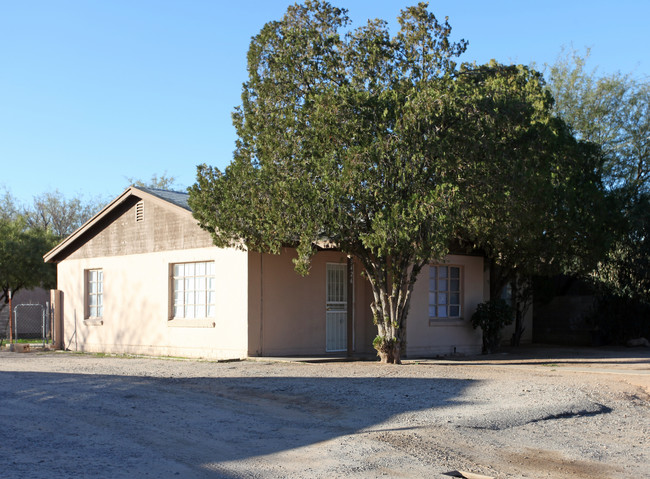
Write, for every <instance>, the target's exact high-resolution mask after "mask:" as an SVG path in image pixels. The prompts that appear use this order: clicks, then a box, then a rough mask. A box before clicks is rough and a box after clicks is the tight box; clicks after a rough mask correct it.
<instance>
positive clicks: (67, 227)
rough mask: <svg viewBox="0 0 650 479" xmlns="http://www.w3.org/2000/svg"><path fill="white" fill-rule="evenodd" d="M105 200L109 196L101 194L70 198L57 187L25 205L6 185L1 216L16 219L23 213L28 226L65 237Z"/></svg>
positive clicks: (99, 207)
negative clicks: (90, 196)
mask: <svg viewBox="0 0 650 479" xmlns="http://www.w3.org/2000/svg"><path fill="white" fill-rule="evenodd" d="M104 203H105V200H104V199H101V198H94V199H90V200H84V199H83V198H82V197H81V196H73V197H72V198H66V197H65V196H64V195H63V193H61V192H60V191H59V190H54V191H49V192H46V193H42V194H40V195H36V196H34V199H33V202H32V204H31V205H21V204H19V202H18V201H17V200H16V199H15V198H14V197H13V196H12V195H11V193H10V192H9V191H8V190H6V189H5V191H4V194H3V195H2V196H0V219H5V220H15V219H17V218H19V217H21V218H23V220H24V221H25V226H26V227H27V228H33V229H42V230H47V231H49V232H50V233H52V234H53V235H54V236H56V237H58V238H59V239H62V238H64V237H66V236H68V235H70V234H72V233H73V232H74V231H75V230H76V229H77V228H79V227H81V225H83V224H84V223H85V222H86V221H88V220H89V219H90V218H91V217H92V216H93V215H94V214H95V213H97V212H98V211H99V210H100V209H101V207H102V205H103V204H104Z"/></svg>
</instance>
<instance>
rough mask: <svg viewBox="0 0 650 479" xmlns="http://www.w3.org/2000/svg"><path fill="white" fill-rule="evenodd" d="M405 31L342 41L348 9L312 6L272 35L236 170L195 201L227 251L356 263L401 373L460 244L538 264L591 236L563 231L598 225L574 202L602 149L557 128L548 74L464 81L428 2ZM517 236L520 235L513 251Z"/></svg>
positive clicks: (203, 183)
mask: <svg viewBox="0 0 650 479" xmlns="http://www.w3.org/2000/svg"><path fill="white" fill-rule="evenodd" d="M398 20H399V24H400V27H401V28H400V30H399V32H398V33H397V35H395V36H394V37H391V36H390V35H389V32H388V30H387V25H386V23H385V22H383V21H380V20H374V21H369V22H368V23H367V24H366V25H364V26H362V27H360V28H357V29H354V30H348V31H347V33H346V34H344V35H341V34H340V33H339V31H340V30H341V29H344V28H347V27H348V25H349V19H348V17H347V14H346V11H345V10H342V9H338V8H335V7H333V6H331V5H330V4H329V3H326V2H321V1H316V0H314V1H307V2H306V3H305V4H304V5H294V6H291V7H289V9H288V10H287V13H286V15H285V16H284V17H283V18H282V20H280V21H274V22H269V23H267V24H266V25H265V26H264V27H263V28H262V30H261V32H260V33H259V34H258V35H257V36H255V37H254V38H253V39H252V41H251V45H250V49H249V52H248V81H247V82H246V83H244V85H243V91H242V104H241V106H239V107H238V108H237V109H236V110H235V112H234V113H233V123H234V125H235V128H236V130H237V135H238V140H237V147H236V151H235V154H234V159H233V162H232V163H231V164H230V165H229V166H228V167H227V168H226V170H225V171H224V172H222V171H219V170H218V169H215V168H212V167H209V166H206V165H201V166H199V167H198V172H197V182H196V184H195V185H194V186H192V187H191V188H190V189H189V191H190V206H191V207H192V210H193V212H194V215H195V217H196V218H197V220H198V221H199V223H200V224H201V226H202V227H203V228H205V229H206V230H208V231H209V232H210V233H211V234H212V237H213V239H214V242H215V244H216V245H218V246H235V247H242V248H248V249H251V250H256V251H262V252H268V253H278V252H279V251H280V248H281V247H282V246H283V245H294V246H296V248H297V252H298V258H297V260H296V269H297V270H298V271H299V272H300V273H302V274H306V273H307V272H308V270H309V264H310V259H311V257H312V256H313V254H314V253H315V251H316V248H315V245H316V244H318V242H319V241H322V240H323V239H324V238H327V239H328V240H330V241H333V242H334V243H335V244H336V245H337V246H338V247H339V248H340V249H341V251H343V252H344V253H346V254H349V255H351V256H354V257H355V258H357V259H358V260H359V261H360V263H361V264H362V266H363V268H364V271H365V275H366V277H367V279H368V280H369V282H370V285H371V289H372V292H373V301H372V304H371V308H372V312H373V318H375V321H376V324H377V328H378V333H379V337H381V338H384V344H391V345H392V347H393V348H394V350H393V351H392V352H391V353H390V354H388V353H387V355H388V356H390V355H391V354H392V360H394V361H395V362H399V351H400V348H401V349H403V347H404V340H405V328H406V317H407V314H408V309H409V301H410V297H411V293H412V288H413V284H414V283H415V280H416V278H417V275H418V273H419V272H420V270H421V269H422V267H424V265H425V264H427V263H428V262H429V261H435V260H440V259H441V258H443V257H444V256H445V254H446V253H447V251H448V245H449V243H450V240H451V239H452V238H454V237H457V236H460V237H462V238H463V239H464V240H465V241H466V242H467V243H468V244H472V245H476V246H479V247H485V248H486V249H487V248H488V247H490V252H491V254H493V257H495V258H497V257H498V258H500V257H505V256H508V257H512V258H515V256H516V255H517V254H518V253H520V252H521V251H523V252H526V253H527V254H532V255H533V256H535V258H534V259H535V260H536V261H538V262H539V261H540V257H539V255H538V254H537V251H538V249H539V246H540V245H544V244H545V243H549V244H550V243H553V242H555V241H556V240H557V238H558V237H560V235H564V237H562V239H563V240H565V244H564V246H565V247H567V248H570V246H567V245H568V244H569V238H572V239H575V236H576V235H582V234H584V230H583V229H577V230H576V229H575V228H574V227H573V224H568V225H567V226H566V227H561V226H560V225H561V224H562V221H564V220H566V219H568V218H573V217H574V216H575V217H581V212H576V211H574V210H571V208H573V207H574V206H576V205H580V207H581V208H583V209H584V210H585V211H589V212H590V214H591V211H590V207H591V203H590V202H589V201H591V197H589V195H588V194H586V193H585V195H584V198H583V201H582V203H581V202H579V201H577V200H576V201H575V202H574V203H571V204H569V203H567V202H566V201H565V199H563V197H562V195H563V194H564V193H565V192H566V193H567V195H568V194H569V193H571V194H572V192H573V190H575V189H578V190H579V191H581V192H582V191H584V190H583V189H581V188H582V186H581V185H582V184H583V183H585V184H587V185H594V187H595V188H597V187H598V185H597V177H596V176H594V177H592V176H589V175H590V174H592V173H593V172H594V170H595V166H594V165H593V164H591V163H589V161H591V159H592V158H591V154H590V151H589V150H588V148H587V147H586V146H584V145H582V144H577V143H576V142H575V141H574V140H573V138H572V137H571V135H570V134H569V132H568V131H567V130H566V128H565V127H564V126H563V123H562V122H561V121H558V120H556V119H554V118H553V117H552V114H551V105H552V100H551V97H550V95H549V94H548V92H546V91H545V90H544V88H543V84H542V80H541V76H540V75H539V73H537V72H534V71H532V70H530V69H527V68H525V67H521V66H503V65H499V64H497V63H491V64H489V65H485V66H476V65H464V66H462V67H461V68H457V65H456V64H455V62H454V61H453V59H454V58H455V57H457V56H458V55H459V54H461V53H462V52H464V51H465V48H466V46H467V42H465V41H463V40H461V41H460V42H457V43H454V42H451V41H450V39H449V36H450V33H451V27H450V26H449V24H448V23H447V21H445V22H444V23H441V22H438V20H437V19H436V17H435V16H434V15H433V14H432V13H430V12H428V10H427V4H425V3H420V4H418V5H416V6H413V7H409V8H406V9H405V10H403V11H402V12H401V15H400V17H399V19H398ZM583 170H584V171H586V173H584V174H583V173H580V174H579V172H581V171H583ZM549 184H550V185H553V188H549V186H548V185H549ZM537 195H543V196H542V198H538V197H537ZM572 198H573V196H572ZM547 216H553V217H555V218H559V219H558V220H557V221H555V222H553V223H552V224H551V222H550V221H546V220H545V218H546V217H547ZM549 225H550V226H549ZM551 226H553V228H551ZM509 228H512V229H514V230H515V232H516V235H518V236H517V237H514V238H512V239H511V240H507V242H503V243H502V242H501V241H505V240H503V234H504V233H509V232H510V230H509ZM530 230H532V232H529V231H530ZM524 242H525V243H526V246H525V248H523V247H520V245H521V244H523V243H524ZM580 244H582V243H580ZM508 248H510V249H508ZM518 248H519V249H518ZM555 251H557V250H555ZM531 252H532V253H531ZM550 256H551V255H550V253H549V254H548V255H545V257H544V258H543V259H546V260H547V261H548V262H551V261H554V258H551V257H550ZM526 260H527V261H529V262H530V263H532V262H533V259H531V258H526ZM518 264H519V263H517V265H518ZM382 357H383V358H384V356H382ZM384 359H385V358H384Z"/></svg>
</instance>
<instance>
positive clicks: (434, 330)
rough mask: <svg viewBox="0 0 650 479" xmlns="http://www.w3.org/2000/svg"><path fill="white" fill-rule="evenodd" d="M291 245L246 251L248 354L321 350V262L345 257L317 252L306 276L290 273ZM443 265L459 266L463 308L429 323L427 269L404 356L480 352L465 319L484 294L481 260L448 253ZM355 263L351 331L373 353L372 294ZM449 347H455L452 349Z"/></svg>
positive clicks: (359, 349) (358, 348)
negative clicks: (271, 251)
mask: <svg viewBox="0 0 650 479" xmlns="http://www.w3.org/2000/svg"><path fill="white" fill-rule="evenodd" d="M294 257H295V251H294V250H292V249H285V250H283V252H282V254H280V255H260V254H258V253H249V262H248V276H249V296H248V310H249V343H248V344H249V346H248V352H249V355H250V356H260V355H261V356H284V355H300V354H305V355H314V354H327V352H326V329H325V325H326V308H325V302H326V301H325V289H326V286H325V281H326V265H327V263H345V262H346V257H345V255H343V254H341V253H339V252H335V251H321V252H319V253H317V254H316V255H315V256H314V258H313V261H312V266H311V270H310V274H309V275H308V276H306V277H302V276H299V275H298V274H296V272H295V271H294V268H293V263H292V262H291V260H292V259H293V258H294ZM447 261H448V263H449V264H454V265H461V266H462V267H463V282H464V284H463V291H464V295H463V311H465V312H466V313H467V314H465V315H464V316H463V320H461V321H446V322H435V323H433V322H432V323H431V324H430V321H429V291H428V283H429V282H428V275H429V270H428V267H425V268H424V269H423V271H422V273H421V275H420V277H419V278H418V281H417V283H416V285H415V287H414V290H413V298H412V302H411V309H410V312H409V317H408V320H407V351H406V355H407V357H418V356H434V355H438V354H441V355H447V354H452V353H454V352H456V353H459V354H476V353H480V351H481V334H480V332H478V331H475V330H473V329H472V327H471V324H470V322H469V317H470V316H471V313H472V312H473V311H474V309H475V308H476V305H477V304H478V303H480V302H482V301H484V300H486V299H487V298H486V297H485V294H486V293H485V291H486V289H485V286H486V285H485V282H484V278H483V258H481V257H475V256H449V257H448V258H447ZM361 271H362V269H361V266H360V265H359V264H358V263H356V264H355V305H354V306H355V308H354V332H355V338H354V339H355V341H354V343H355V352H356V353H370V354H374V349H373V347H372V340H373V338H374V337H375V335H376V334H377V330H376V326H375V325H373V324H372V315H371V312H370V302H371V300H372V292H371V289H370V286H369V284H368V281H367V280H366V279H365V278H363V277H362V276H361ZM454 348H455V349H454Z"/></svg>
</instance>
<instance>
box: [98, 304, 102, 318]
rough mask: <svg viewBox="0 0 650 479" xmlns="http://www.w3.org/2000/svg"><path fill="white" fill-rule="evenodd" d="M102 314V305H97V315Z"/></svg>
mask: <svg viewBox="0 0 650 479" xmlns="http://www.w3.org/2000/svg"><path fill="white" fill-rule="evenodd" d="M102 316H104V307H103V306H98V307H97V317H98V318H101V317H102Z"/></svg>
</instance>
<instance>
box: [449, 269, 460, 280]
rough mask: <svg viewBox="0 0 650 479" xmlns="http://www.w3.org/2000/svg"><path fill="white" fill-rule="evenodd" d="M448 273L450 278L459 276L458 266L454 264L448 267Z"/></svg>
mask: <svg viewBox="0 0 650 479" xmlns="http://www.w3.org/2000/svg"><path fill="white" fill-rule="evenodd" d="M449 274H450V276H451V277H452V278H454V279H456V278H460V268H456V267H454V266H450V267H449Z"/></svg>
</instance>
